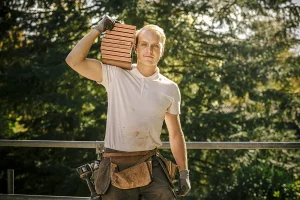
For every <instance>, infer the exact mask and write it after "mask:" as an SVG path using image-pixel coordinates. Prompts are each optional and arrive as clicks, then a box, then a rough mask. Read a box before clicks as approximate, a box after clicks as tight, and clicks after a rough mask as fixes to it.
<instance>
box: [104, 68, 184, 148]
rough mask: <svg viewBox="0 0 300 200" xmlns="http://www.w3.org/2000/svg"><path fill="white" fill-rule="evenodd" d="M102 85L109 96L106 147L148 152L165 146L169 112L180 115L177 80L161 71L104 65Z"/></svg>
mask: <svg viewBox="0 0 300 200" xmlns="http://www.w3.org/2000/svg"><path fill="white" fill-rule="evenodd" d="M102 73H103V77H102V82H101V83H100V84H102V85H103V86H104V87H105V88H106V91H107V95H108V110H107V123H106V134H105V140H104V143H105V145H104V146H105V147H106V148H111V149H115V150H119V151H127V152H132V151H145V150H152V149H154V148H158V147H160V146H162V142H161V140H160V135H161V129H162V125H163V121H164V119H165V114H166V112H169V113H171V114H175V115H176V114H180V98H181V97H180V91H179V88H178V86H177V84H176V83H174V82H173V81H171V80H169V79H168V78H166V77H165V76H163V75H161V74H160V73H159V70H157V71H156V72H155V73H154V74H153V75H152V76H150V77H145V76H143V75H142V74H141V73H140V72H139V70H138V69H137V67H136V65H132V69H131V70H126V69H122V68H119V67H115V66H110V65H106V64H102Z"/></svg>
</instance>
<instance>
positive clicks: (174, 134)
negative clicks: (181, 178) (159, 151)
mask: <svg viewBox="0 0 300 200" xmlns="http://www.w3.org/2000/svg"><path fill="white" fill-rule="evenodd" d="M165 121H166V125H167V128H168V131H169V137H170V146H171V151H172V154H173V156H174V158H175V160H176V163H177V165H178V168H179V170H183V169H188V163H187V151H186V144H185V140H184V136H183V132H182V129H181V124H180V119H179V115H173V114H170V113H166V115H165Z"/></svg>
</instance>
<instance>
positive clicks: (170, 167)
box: [157, 154, 178, 188]
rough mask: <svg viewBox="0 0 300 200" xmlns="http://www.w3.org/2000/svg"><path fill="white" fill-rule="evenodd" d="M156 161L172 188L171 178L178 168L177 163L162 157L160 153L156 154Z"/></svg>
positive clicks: (173, 177) (172, 178)
mask: <svg viewBox="0 0 300 200" xmlns="http://www.w3.org/2000/svg"><path fill="white" fill-rule="evenodd" d="M157 161H158V162H159V164H160V165H161V167H162V169H163V171H164V172H165V174H166V176H167V178H168V180H169V183H170V185H171V187H172V188H174V187H175V186H174V184H173V180H174V179H175V175H176V172H177V170H178V168H177V165H176V164H174V163H173V162H172V161H170V160H168V159H166V158H165V157H163V156H162V155H161V154H158V155H157Z"/></svg>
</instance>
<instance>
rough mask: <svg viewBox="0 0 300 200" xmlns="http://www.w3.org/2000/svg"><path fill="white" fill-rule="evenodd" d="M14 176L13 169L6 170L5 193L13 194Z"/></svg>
mask: <svg viewBox="0 0 300 200" xmlns="http://www.w3.org/2000/svg"><path fill="white" fill-rule="evenodd" d="M14 179H15V177H14V170H13V169H8V170H7V193H8V194H14V193H15V191H14V186H15V183H14V182H15V180H14Z"/></svg>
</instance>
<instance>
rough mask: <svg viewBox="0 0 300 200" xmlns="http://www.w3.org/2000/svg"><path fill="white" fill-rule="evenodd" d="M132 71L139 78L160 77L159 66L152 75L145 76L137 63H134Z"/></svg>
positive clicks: (154, 78)
mask: <svg viewBox="0 0 300 200" xmlns="http://www.w3.org/2000/svg"><path fill="white" fill-rule="evenodd" d="M130 73H131V74H132V75H133V76H135V77H137V78H141V79H146V80H157V79H158V78H159V68H157V70H156V71H155V72H154V74H152V75H151V76H144V75H143V74H141V72H140V71H139V70H138V68H137V66H136V64H132V66H131V70H130Z"/></svg>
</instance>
